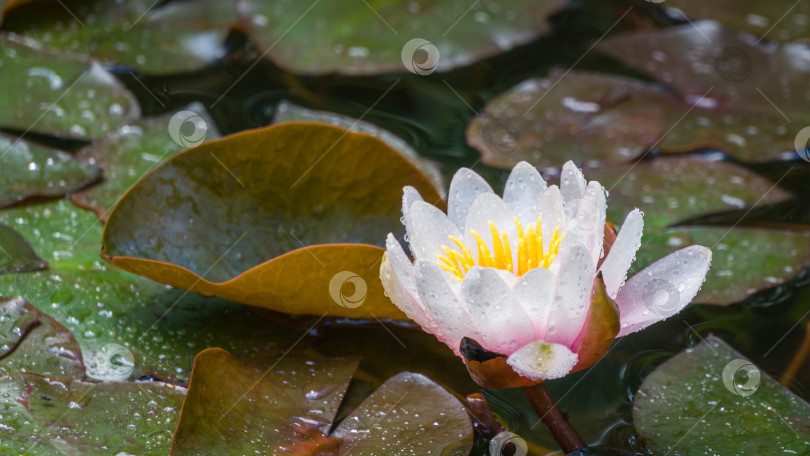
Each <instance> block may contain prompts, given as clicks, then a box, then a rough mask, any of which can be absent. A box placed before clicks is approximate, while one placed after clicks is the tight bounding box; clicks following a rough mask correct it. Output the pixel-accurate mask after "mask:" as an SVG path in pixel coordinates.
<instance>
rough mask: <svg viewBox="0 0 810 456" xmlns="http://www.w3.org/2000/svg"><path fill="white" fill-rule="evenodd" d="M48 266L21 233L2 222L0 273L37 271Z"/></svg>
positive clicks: (0, 225)
mask: <svg viewBox="0 0 810 456" xmlns="http://www.w3.org/2000/svg"><path fill="white" fill-rule="evenodd" d="M47 267H48V262H47V261H45V260H43V259H42V258H40V257H38V256H37V254H36V252H34V250H33V249H31V246H30V245H28V242H26V241H25V238H23V237H22V236H21V235H20V233H18V232H16V231H14V230H13V229H11V228H9V227H7V226H5V225H3V224H0V275H2V274H10V273H14V272H27V271H36V270H38V269H45V268H47Z"/></svg>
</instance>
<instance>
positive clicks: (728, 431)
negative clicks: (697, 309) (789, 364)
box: [633, 337, 810, 456]
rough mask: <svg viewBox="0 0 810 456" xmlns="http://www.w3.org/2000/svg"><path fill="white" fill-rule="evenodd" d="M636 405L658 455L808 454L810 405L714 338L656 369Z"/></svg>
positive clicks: (638, 423)
mask: <svg viewBox="0 0 810 456" xmlns="http://www.w3.org/2000/svg"><path fill="white" fill-rule="evenodd" d="M633 405H634V407H633V423H634V424H635V427H636V429H637V430H638V432H639V434H641V435H642V436H643V437H644V438H645V439H646V440H647V443H648V445H649V446H650V447H651V448H652V450H653V451H655V452H656V453H659V452H660V453H661V454H664V453H670V454H679V455H683V456H704V455H706V456H708V455H715V454H806V453H807V452H808V451H810V419H809V418H808V417H810V404H807V403H806V402H804V401H803V400H802V399H800V398H799V397H798V396H796V395H794V394H793V393H791V392H790V391H789V390H787V389H785V388H783V387H782V386H781V385H779V384H778V383H777V382H775V381H774V380H773V379H771V378H770V377H768V375H767V374H765V373H764V372H761V371H760V370H759V369H758V368H757V367H756V366H755V365H754V364H753V363H751V362H750V361H749V360H747V359H746V358H745V357H744V356H743V355H742V354H740V353H738V352H736V351H735V350H734V349H733V348H731V347H730V346H728V345H727V344H726V343H725V342H723V341H722V340H721V339H717V338H715V337H709V338H707V339H706V340H705V341H704V342H702V343H700V344H698V345H696V346H695V347H692V348H690V349H687V350H686V351H684V352H682V353H680V354H678V355H676V356H675V357H673V358H671V359H670V360H668V361H667V362H665V363H664V364H662V365H661V366H659V367H658V368H657V369H656V370H655V371H654V372H653V373H652V374H650V375H649V376H647V378H646V379H645V380H644V383H643V384H642V385H641V388H640V389H639V391H638V393H636V396H635V400H634V404H633Z"/></svg>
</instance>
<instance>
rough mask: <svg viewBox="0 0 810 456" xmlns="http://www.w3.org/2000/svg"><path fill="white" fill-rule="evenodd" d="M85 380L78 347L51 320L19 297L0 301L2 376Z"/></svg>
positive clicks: (64, 330) (0, 299)
mask: <svg viewBox="0 0 810 456" xmlns="http://www.w3.org/2000/svg"><path fill="white" fill-rule="evenodd" d="M16 373H32V374H38V375H45V376H53V377H67V378H76V379H83V378H84V364H83V363H82V352H81V350H80V349H79V344H78V343H77V342H76V339H74V338H73V334H71V333H70V331H68V329H67V328H65V327H64V326H62V325H61V324H60V323H59V322H57V321H56V320H54V319H53V318H52V317H50V316H48V315H46V314H44V313H42V312H40V311H39V310H38V309H37V308H35V307H34V306H32V305H31V304H29V303H27V302H25V300H24V299H22V298H20V297H14V298H0V376H2V375H11V374H16Z"/></svg>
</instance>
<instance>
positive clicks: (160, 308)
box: [0, 200, 301, 454]
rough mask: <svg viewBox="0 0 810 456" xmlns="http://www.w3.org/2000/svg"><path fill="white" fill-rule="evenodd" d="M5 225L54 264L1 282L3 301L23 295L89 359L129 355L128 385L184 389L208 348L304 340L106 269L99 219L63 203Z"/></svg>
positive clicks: (24, 211)
mask: <svg viewBox="0 0 810 456" xmlns="http://www.w3.org/2000/svg"><path fill="white" fill-rule="evenodd" d="M0 221H1V222H5V223H8V224H9V225H11V226H13V227H14V228H15V229H17V230H19V231H20V233H22V235H23V236H24V237H25V238H26V239H27V240H29V241H30V242H31V243H32V246H33V248H34V249H35V250H36V251H37V252H39V254H40V255H42V256H43V257H44V258H46V259H48V260H49V261H50V268H49V269H47V270H45V271H40V272H35V273H25V274H12V275H3V276H0V296H14V295H20V296H23V297H24V298H25V299H26V300H28V301H29V302H31V303H32V304H33V305H34V306H36V307H37V308H39V309H42V310H45V311H46V312H47V313H48V314H49V315H51V316H52V317H53V318H55V319H56V320H57V321H59V322H60V323H62V324H64V325H65V326H66V327H67V328H68V329H69V330H70V331H71V332H73V334H74V336H75V337H76V339H77V341H78V343H79V345H80V346H81V348H82V353H84V354H85V358H86V359H90V358H91V354H94V353H97V352H98V351H99V350H101V349H103V348H104V347H105V346H108V345H110V344H116V345H120V346H123V347H126V348H127V349H128V350H129V351H131V353H132V357H133V358H134V368H133V369H132V371H131V373H129V378H130V379H135V378H139V377H141V376H144V375H149V376H153V377H156V378H158V379H161V380H167V381H172V382H175V383H181V384H182V383H187V382H188V378H189V374H190V372H191V365H192V360H193V358H194V355H196V354H197V353H198V352H199V351H201V350H203V349H205V348H207V347H210V346H212V345H220V346H223V347H225V348H227V349H228V350H231V351H232V352H233V353H235V354H237V355H243V354H248V353H253V352H255V351H257V350H258V351H262V350H266V351H273V350H275V349H276V346H283V347H288V346H290V345H292V343H293V342H294V341H295V340H296V339H297V338H298V337H300V335H301V334H300V332H299V330H297V329H293V328H288V327H285V326H284V325H282V324H280V323H275V322H272V321H270V320H264V319H262V318H257V316H256V315H254V314H253V313H251V312H250V311H249V310H248V309H246V308H245V307H244V306H242V305H239V304H235V303H231V302H228V301H225V300H222V299H216V298H206V297H203V296H200V295H198V294H196V293H189V292H187V291H184V290H177V289H172V288H170V287H167V286H165V285H161V284H159V283H156V282H153V281H151V280H148V279H145V278H143V277H138V276H135V275H133V274H130V273H128V272H124V271H121V270H119V269H118V268H115V267H113V266H110V265H108V264H106V263H105V262H104V261H102V260H101V259H100V258H99V256H98V246H99V244H100V239H101V225H100V224H99V222H98V219H97V218H96V216H95V215H94V214H93V213H92V212H89V211H85V210H82V209H78V208H76V207H75V206H73V205H72V204H70V203H69V202H68V201H66V200H59V201H53V202H49V203H45V204H39V205H36V206H24V207H15V208H10V209H5V210H3V211H0ZM113 374H115V372H113ZM115 377H116V378H117V377H119V376H117V375H116V376H115ZM118 379H120V378H118ZM164 454H165V453H164Z"/></svg>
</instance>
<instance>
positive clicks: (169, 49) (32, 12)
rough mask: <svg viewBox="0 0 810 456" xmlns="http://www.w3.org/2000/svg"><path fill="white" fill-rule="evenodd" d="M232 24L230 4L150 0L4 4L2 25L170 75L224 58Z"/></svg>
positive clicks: (40, 39)
mask: <svg viewBox="0 0 810 456" xmlns="http://www.w3.org/2000/svg"><path fill="white" fill-rule="evenodd" d="M49 4H50V5H49ZM43 9H47V10H48V11H47V14H43ZM235 22H236V11H235V7H234V5H233V3H232V2H222V1H216V0H195V1H190V0H186V1H178V2H170V3H165V4H161V5H159V6H158V5H157V4H156V3H155V2H154V1H149V0H138V1H129V2H123V3H121V2H117V4H111V3H110V2H109V1H101V0H95V1H78V0H73V1H64V2H63V1H62V0H58V1H53V0H48V1H39V2H31V3H30V4H27V5H22V6H19V7H15V8H9V9H8V11H7V12H6V18H5V21H4V22H3V29H4V30H8V31H12V32H14V33H17V34H20V35H23V36H25V37H27V38H33V39H35V40H37V41H38V42H40V43H42V44H43V45H45V46H47V47H49V48H55V49H59V50H64V51H68V52H71V53H73V54H81V55H86V56H90V57H92V58H94V59H97V60H100V61H102V62H109V63H115V64H121V65H126V66H128V67H130V68H133V69H135V70H138V71H140V72H142V73H147V74H169V73H180V72H188V71H194V70H198V69H200V68H202V67H204V66H205V65H207V64H209V63H211V62H213V61H215V60H217V59H219V58H221V57H223V56H224V55H225V46H224V42H225V37H226V36H227V34H228V32H229V30H230V27H231V25H233V24H234V23H235Z"/></svg>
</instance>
